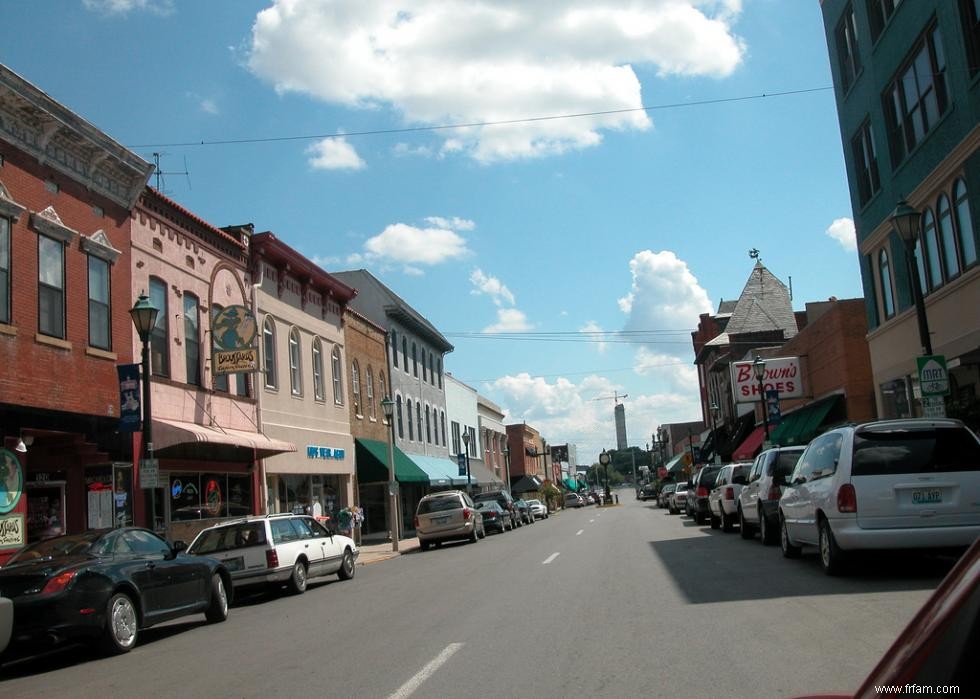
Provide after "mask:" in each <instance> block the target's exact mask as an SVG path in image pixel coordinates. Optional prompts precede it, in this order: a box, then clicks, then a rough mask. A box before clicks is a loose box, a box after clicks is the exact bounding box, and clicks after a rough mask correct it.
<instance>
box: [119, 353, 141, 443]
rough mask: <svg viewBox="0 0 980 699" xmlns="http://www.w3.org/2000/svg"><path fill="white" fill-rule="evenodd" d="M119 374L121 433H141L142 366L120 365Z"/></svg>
mask: <svg viewBox="0 0 980 699" xmlns="http://www.w3.org/2000/svg"><path fill="white" fill-rule="evenodd" d="M116 372H117V373H118V374H119V427H118V429H119V431H120V432H139V431H140V429H141V427H140V423H141V420H140V412H141V410H140V365H139V364H120V365H119V366H117V367H116Z"/></svg>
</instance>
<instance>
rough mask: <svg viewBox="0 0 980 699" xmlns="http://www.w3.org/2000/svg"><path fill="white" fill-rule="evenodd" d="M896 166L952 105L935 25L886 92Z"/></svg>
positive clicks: (888, 120) (941, 43) (883, 97)
mask: <svg viewBox="0 0 980 699" xmlns="http://www.w3.org/2000/svg"><path fill="white" fill-rule="evenodd" d="M882 102H883V106H884V110H885V118H886V119H887V122H888V128H889V133H888V144H889V146H890V147H891V154H892V166H893V167H895V166H897V165H898V164H899V163H901V162H902V161H903V160H904V159H905V158H906V156H908V154H909V153H910V152H911V151H912V149H913V148H915V147H916V145H918V144H919V143H921V142H922V139H923V138H925V136H926V134H927V133H929V131H930V130H931V129H932V128H933V127H934V126H935V125H936V123H937V122H938V121H939V117H940V116H942V115H943V114H944V113H945V112H946V109H947V108H948V107H949V97H948V93H947V90H946V56H945V54H944V53H943V42H942V35H941V34H940V32H939V28H938V27H937V26H936V25H933V26H932V27H930V28H929V30H928V31H926V33H925V34H924V35H923V37H922V38H921V39H919V41H918V42H917V43H916V45H915V47H914V48H913V50H912V53H911V55H910V58H909V59H908V60H907V61H906V62H905V63H904V64H903V65H902V67H901V69H900V70H899V71H898V74H897V76H896V77H895V79H894V80H893V81H892V83H891V84H890V85H889V86H888V89H886V90H885V93H884V95H882Z"/></svg>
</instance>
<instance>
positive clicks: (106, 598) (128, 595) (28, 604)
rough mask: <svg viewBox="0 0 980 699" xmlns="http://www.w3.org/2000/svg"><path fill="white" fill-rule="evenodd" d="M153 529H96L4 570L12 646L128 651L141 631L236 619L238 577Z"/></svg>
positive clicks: (0, 579) (23, 553) (40, 546)
mask: <svg viewBox="0 0 980 699" xmlns="http://www.w3.org/2000/svg"><path fill="white" fill-rule="evenodd" d="M184 548H185V546H184V545H183V544H182V542H177V544H175V545H173V546H171V545H170V544H169V543H167V542H166V541H164V540H163V539H161V538H160V537H158V536H157V535H156V534H154V533H153V532H151V531H148V530H146V529H137V528H132V527H127V528H123V529H99V530H89V531H86V532H84V533H82V534H67V535H61V536H56V537H53V538H51V539H45V540H43V541H39V542H38V543H35V544H31V545H30V546H27V547H25V548H22V549H21V550H19V551H18V552H17V553H15V554H14V555H13V556H12V557H11V558H10V559H9V560H8V561H7V564H6V565H5V566H4V567H3V569H0V589H3V594H4V595H5V596H7V597H9V598H10V599H11V600H12V601H13V605H14V625H13V631H12V634H11V648H14V647H16V648H17V650H18V652H22V651H23V652H29V651H30V650H34V649H37V648H39V647H43V646H47V645H50V644H51V643H59V642H62V641H68V640H78V639H86V638H87V639H95V640H97V641H99V642H100V644H101V646H102V648H103V649H104V650H105V651H107V652H109V653H125V652H127V651H129V650H131V649H132V648H133V647H134V646H135V645H136V641H137V638H138V636H139V632H140V631H141V630H142V629H145V628H147V627H149V626H153V625H154V624H159V623H161V622H164V621H168V620H170V619H174V618H176V617H180V616H184V615H187V614H199V613H203V614H204V615H205V617H206V618H207V620H208V621H210V622H220V621H224V620H225V619H226V618H227V616H228V602H229V598H230V590H231V576H230V575H229V574H228V571H227V570H226V569H225V567H224V566H223V565H221V564H220V563H219V562H218V561H216V560H214V559H211V558H202V557H198V556H188V555H186V554H184V553H182V551H183V549H184Z"/></svg>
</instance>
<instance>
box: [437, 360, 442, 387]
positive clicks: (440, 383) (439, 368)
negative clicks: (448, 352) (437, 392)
mask: <svg viewBox="0 0 980 699" xmlns="http://www.w3.org/2000/svg"><path fill="white" fill-rule="evenodd" d="M436 369H438V370H439V388H442V358H441V357H440V358H439V359H437V360H436Z"/></svg>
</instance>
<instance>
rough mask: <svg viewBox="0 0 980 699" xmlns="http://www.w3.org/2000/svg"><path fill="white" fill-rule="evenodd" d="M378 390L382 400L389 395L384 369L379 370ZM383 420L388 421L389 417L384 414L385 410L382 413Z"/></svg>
mask: <svg viewBox="0 0 980 699" xmlns="http://www.w3.org/2000/svg"><path fill="white" fill-rule="evenodd" d="M378 390H379V392H380V395H381V400H384V399H385V398H387V397H388V385H387V384H386V383H385V373H384V372H383V371H379V372H378ZM381 421H382V422H385V423H386V422H387V421H388V419H387V418H386V417H385V416H384V411H382V414H381Z"/></svg>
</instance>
